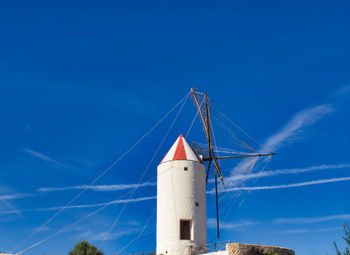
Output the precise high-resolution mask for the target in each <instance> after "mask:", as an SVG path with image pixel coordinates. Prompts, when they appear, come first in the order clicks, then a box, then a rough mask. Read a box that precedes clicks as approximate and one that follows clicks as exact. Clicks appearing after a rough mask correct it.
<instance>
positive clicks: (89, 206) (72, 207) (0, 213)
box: [0, 196, 157, 215]
mask: <svg viewBox="0 0 350 255" xmlns="http://www.w3.org/2000/svg"><path fill="white" fill-rule="evenodd" d="M156 198H157V196H149V197H139V198H132V199H120V200H113V201H110V202H107V203H97V204H85V205H71V206H68V207H65V208H66V209H81V208H92V207H102V206H105V205H113V204H124V203H137V202H142V201H147V200H154V199H156ZM62 208H64V206H53V207H44V208H35V209H27V210H20V211H17V210H16V211H14V210H11V211H2V212H0V215H5V214H14V213H17V212H40V211H57V210H61V209H62Z"/></svg>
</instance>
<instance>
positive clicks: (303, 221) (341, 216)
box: [272, 214, 350, 224]
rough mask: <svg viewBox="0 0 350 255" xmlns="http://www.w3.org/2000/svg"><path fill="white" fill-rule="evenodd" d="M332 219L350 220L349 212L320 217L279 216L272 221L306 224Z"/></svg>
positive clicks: (276, 222) (275, 222)
mask: <svg viewBox="0 0 350 255" xmlns="http://www.w3.org/2000/svg"><path fill="white" fill-rule="evenodd" d="M333 220H342V221H345V220H350V214H336V215H328V216H321V217H299V218H280V219H275V220H273V221H272V223H274V224H298V223H300V224H308V223H318V222H326V221H333Z"/></svg>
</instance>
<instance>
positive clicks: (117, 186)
mask: <svg viewBox="0 0 350 255" xmlns="http://www.w3.org/2000/svg"><path fill="white" fill-rule="evenodd" d="M155 185H157V184H156V183H155V182H145V183H140V184H113V185H92V186H89V185H75V186H66V187H43V188H39V189H37V191H40V192H50V191H64V190H85V189H87V190H94V191H117V190H126V189H132V188H139V187H146V186H155Z"/></svg>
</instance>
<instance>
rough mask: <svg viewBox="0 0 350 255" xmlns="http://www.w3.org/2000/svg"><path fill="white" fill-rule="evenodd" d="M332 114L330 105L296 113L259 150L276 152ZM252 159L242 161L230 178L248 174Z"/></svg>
mask: <svg viewBox="0 0 350 255" xmlns="http://www.w3.org/2000/svg"><path fill="white" fill-rule="evenodd" d="M332 112H333V106H332V105H331V104H322V105H318V106H315V107H312V108H308V109H305V110H302V111H300V112H298V113H296V114H295V115H294V116H292V117H291V118H290V120H289V121H288V122H287V124H285V125H284V126H283V127H282V128H281V129H280V130H279V131H277V132H276V133H274V134H272V135H271V136H270V137H269V138H268V139H267V140H266V141H265V143H264V144H263V146H262V147H261V148H260V149H259V150H260V151H262V152H276V151H277V150H278V149H280V148H281V147H282V146H284V145H285V143H286V142H287V141H293V140H296V139H297V138H300V134H302V133H303V131H304V129H305V128H306V127H308V126H312V125H314V124H315V123H316V122H317V121H319V120H320V119H322V118H323V117H324V116H326V115H328V114H330V113H332ZM251 165H252V159H244V160H242V161H241V162H240V163H239V164H238V165H237V167H235V168H234V169H233V171H232V172H231V176H234V175H236V174H240V173H244V172H248V171H249V169H251Z"/></svg>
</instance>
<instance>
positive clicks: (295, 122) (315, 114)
mask: <svg viewBox="0 0 350 255" xmlns="http://www.w3.org/2000/svg"><path fill="white" fill-rule="evenodd" d="M332 112H333V107H332V105H331V104H322V105H318V106H315V107H313V108H309V109H306V110H303V111H300V112H298V113H297V114H295V115H294V116H293V117H292V118H291V119H290V120H289V121H288V123H287V124H286V125H285V126H284V127H283V128H282V129H281V130H280V131H278V132H277V133H275V134H273V135H271V136H270V137H269V138H268V139H267V140H266V142H265V143H264V146H263V148H262V151H276V150H278V149H279V148H280V147H281V146H283V144H284V142H285V141H286V140H287V139H291V138H296V137H297V136H298V135H299V134H301V132H302V131H303V129H304V128H305V127H308V126H311V125H314V124H315V123H316V122H317V121H318V120H320V119H321V118H323V117H324V116H326V115H328V114H330V113H332Z"/></svg>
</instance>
